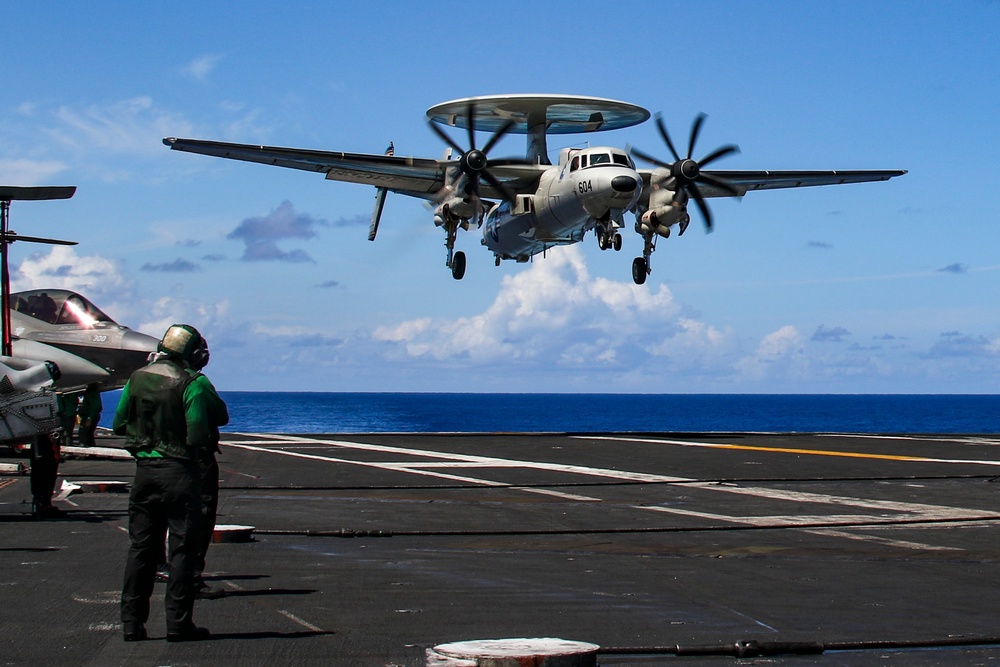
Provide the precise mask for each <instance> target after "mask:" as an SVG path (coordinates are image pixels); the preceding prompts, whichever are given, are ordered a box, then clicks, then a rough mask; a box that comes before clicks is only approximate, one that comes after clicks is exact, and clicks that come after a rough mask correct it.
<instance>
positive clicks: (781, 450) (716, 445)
mask: <svg viewBox="0 0 1000 667" xmlns="http://www.w3.org/2000/svg"><path fill="white" fill-rule="evenodd" d="M570 437H574V438H579V439H581V440H611V441H616V442H642V443H647V444H654V445H678V446H680V447H705V448H708V449H733V450H741V451H751V452H767V453H772V454H807V455H811V456H836V457H843V458H852V459H879V460H883V461H909V462H916V463H960V464H967V465H984V466H1000V461H994V460H990V459H985V460H979V461H976V460H968V459H938V458H929V457H926V456H905V455H899V454H867V453H864V452H838V451H831V450H827V449H799V448H792V447H761V446H757V445H736V444H732V443H722V442H695V441H691V440H670V439H663V438H629V437H623V436H581V435H578V436H570ZM872 437H879V436H872ZM882 437H883V439H890V438H889V437H888V436H882ZM913 439H914V440H917V439H918V438H913ZM920 439H921V440H922V439H923V438H920Z"/></svg>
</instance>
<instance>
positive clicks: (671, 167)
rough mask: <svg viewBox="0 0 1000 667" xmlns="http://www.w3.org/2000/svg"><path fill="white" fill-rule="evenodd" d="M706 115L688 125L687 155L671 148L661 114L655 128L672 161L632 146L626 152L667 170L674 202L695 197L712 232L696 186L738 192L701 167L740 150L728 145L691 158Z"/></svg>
mask: <svg viewBox="0 0 1000 667" xmlns="http://www.w3.org/2000/svg"><path fill="white" fill-rule="evenodd" d="M705 118H706V116H705V114H703V113H702V114H698V117H697V118H695V119H694V124H693V125H692V126H691V138H690V140H689V141H688V150H687V157H684V158H682V157H681V156H680V155H679V154H678V153H677V149H676V148H674V143H673V142H672V141H671V140H670V134H669V133H668V132H667V127H666V125H664V123H663V118H662V117H661V116H660V114H656V127H657V128H659V130H660V136H662V137H663V141H665V142H666V144H667V148H669V149H670V153H671V154H672V155H673V156H674V161H673V162H664V161H662V160H660V159H658V158H655V157H653V156H652V155H649V154H647V153H644V152H642V151H640V150H639V149H637V148H634V147H632V148H630V149H629V151H630V152H631V154H632V156H633V157H635V158H637V159H639V160H642V161H643V162H648V163H650V164H653V165H656V166H657V167H662V168H663V169H666V170H667V171H669V172H670V175H669V176H668V177H667V178H666V179H664V180H667V181H669V180H673V181H674V182H673V183H672V184H671V183H667V187H668V188H670V189H671V190H675V191H676V192H677V196H676V197H675V201H678V202H679V203H681V204H686V203H687V197H688V196H691V197H694V200H695V203H697V204H698V209H699V210H701V214H702V216H703V217H704V219H705V228H706V229H707V230H708V231H712V213H711V211H709V209H708V205H707V204H706V203H705V198H704V196H703V195H702V192H701V190H700V189H699V188H698V185H699V184H700V185H703V186H710V187H713V188H718V189H719V190H722V191H723V192H726V193H728V194H729V195H731V196H733V197H739V196H740V193H739V192H738V191H737V190H736V188H734V187H733V186H732V185H730V184H729V183H727V182H726V181H725V180H723V179H721V178H719V177H717V176H713V175H712V174H706V173H704V172H703V171H702V169H703V168H704V167H707V166H708V165H709V164H711V163H713V162H715V161H716V160H718V159H719V158H721V157H725V156H726V155H730V154H731V153H738V152H739V151H740V149H739V147H737V146H734V145H732V144H729V145H726V146H723V147H721V148H719V149H717V150H715V151H713V152H711V153H709V154H708V155H706V156H705V157H703V158H702V159H701V160H694V159H692V158H691V154H692V153H694V145H695V142H697V140H698V134H699V133H700V132H701V126H702V123H704V122H705Z"/></svg>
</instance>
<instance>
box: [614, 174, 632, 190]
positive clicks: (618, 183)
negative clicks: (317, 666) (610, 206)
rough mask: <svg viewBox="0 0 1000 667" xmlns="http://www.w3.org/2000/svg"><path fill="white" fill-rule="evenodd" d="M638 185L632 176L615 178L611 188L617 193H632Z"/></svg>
mask: <svg viewBox="0 0 1000 667" xmlns="http://www.w3.org/2000/svg"><path fill="white" fill-rule="evenodd" d="M637 185H638V183H637V182H636V180H635V179H634V178H632V177H631V176H615V177H614V178H613V179H611V187H612V188H613V189H614V190H615V191H616V192H632V191H633V190H635V188H636V186H637Z"/></svg>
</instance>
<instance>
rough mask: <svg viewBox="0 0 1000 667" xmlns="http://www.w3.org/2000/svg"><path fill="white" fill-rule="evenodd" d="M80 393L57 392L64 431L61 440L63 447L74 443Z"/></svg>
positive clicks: (58, 407)
mask: <svg viewBox="0 0 1000 667" xmlns="http://www.w3.org/2000/svg"><path fill="white" fill-rule="evenodd" d="M79 402H80V394H64V393H63V392H56V411H57V412H58V413H59V423H60V424H61V425H62V433H61V434H60V437H59V440H60V443H61V444H62V446H63V447H71V446H72V445H73V431H75V430H76V415H77V412H78V411H79V409H78V407H77V406H78V404H79Z"/></svg>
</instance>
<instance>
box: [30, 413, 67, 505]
mask: <svg viewBox="0 0 1000 667" xmlns="http://www.w3.org/2000/svg"><path fill="white" fill-rule="evenodd" d="M59 435H60V434H59V432H58V431H56V432H55V433H39V434H38V435H36V436H35V437H34V438H33V439H32V441H31V511H32V514H34V515H35V518H38V519H45V518H52V517H59V516H62V510H61V509H59V508H58V507H56V506H55V505H53V504H52V493H53V492H54V491H55V488H56V477H57V476H58V474H59Z"/></svg>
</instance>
